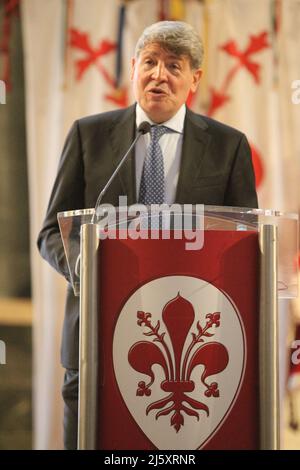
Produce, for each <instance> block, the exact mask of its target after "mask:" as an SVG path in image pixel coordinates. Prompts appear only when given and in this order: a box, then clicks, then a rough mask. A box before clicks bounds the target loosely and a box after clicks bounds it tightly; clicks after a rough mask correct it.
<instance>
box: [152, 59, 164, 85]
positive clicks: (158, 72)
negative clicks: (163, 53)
mask: <svg viewBox="0 0 300 470" xmlns="http://www.w3.org/2000/svg"><path fill="white" fill-rule="evenodd" d="M152 77H153V78H154V79H155V80H157V81H163V80H166V79H167V69H166V67H165V64H164V63H163V62H158V63H157V64H156V66H155V67H154V69H153V71H152Z"/></svg>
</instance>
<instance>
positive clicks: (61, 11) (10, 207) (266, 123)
mask: <svg viewBox="0 0 300 470" xmlns="http://www.w3.org/2000/svg"><path fill="white" fill-rule="evenodd" d="M162 19H181V20H184V21H187V22H189V23H191V24H192V25H193V26H194V27H195V28H196V29H197V30H198V31H199V33H200V35H201V36H202V38H203V41H204V46H205V51H206V52H205V61H204V67H203V68H204V75H203V79H202V82H201V86H200V89H199V92H198V93H197V94H196V95H194V96H190V97H189V103H188V104H189V106H190V107H191V108H192V109H194V110H195V111H196V112H200V113H203V114H207V115H209V116H211V117H213V118H215V119H218V120H221V121H223V122H226V123H227V124H229V125H232V126H234V127H237V128H239V129H240V130H242V131H243V132H245V133H246V135H247V137H248V139H249V141H250V144H251V148H252V156H253V162H254V166H255V172H256V183H257V190H258V193H259V203H260V207H262V208H269V207H274V208H277V209H280V210H287V211H296V212H298V209H299V161H300V139H299V138H298V133H299V128H300V104H299V105H297V104H293V102H292V93H293V89H292V83H293V82H294V81H295V80H297V79H300V54H299V52H298V51H299V46H300V0H202V1H201V0H128V1H125V0H124V1H120V0H110V1H109V2H103V1H102V0H43V1H41V0H1V1H0V79H1V80H4V82H5V84H6V90H7V93H6V104H0V170H1V171H0V196H1V197H0V220H1V231H0V242H1V243H0V261H1V263H0V295H1V300H0V339H2V340H5V338H7V339H6V343H7V364H6V365H0V377H1V380H0V418H1V417H2V418H3V417H4V419H0V448H6V447H7V448H8V447H10V448H14V447H13V446H15V448H21V447H27V448H28V447H30V446H31V442H32V445H33V447H34V448H39V449H59V448H61V447H62V426H61V422H62V401H61V398H60V388H61V384H62V376H63V370H62V368H61V367H60V358H59V350H60V337H61V324H62V319H63V308H64V294H65V288H66V286H65V283H64V281H63V280H62V279H61V278H60V277H59V276H58V275H57V274H56V273H54V272H53V271H52V270H51V269H50V267H48V266H47V265H46V263H44V262H43V261H42V260H41V259H40V257H39V255H38V253H37V250H36V246H35V240H36V238H37V234H38V231H39V229H40V227H41V223H42V220H43V217H44V214H45V210H46V206H47V202H48V198H49V193H50V190H51V187H52V184H53V180H54V177H55V173H56V169H57V164H58V160H59V156H60V152H61V148H62V145H63V141H64V138H65V136H66V133H67V131H68V129H69V128H70V126H71V124H72V122H73V121H74V120H75V119H77V118H79V117H82V116H84V115H88V114H93V113H97V112H103V111H107V110H110V109H115V108H117V107H125V106H127V105H128V104H130V103H132V101H133V97H132V92H131V87H130V80H129V71H130V67H129V65H130V57H131V56H132V55H133V51H134V44H135V42H136V40H137V38H138V37H139V35H140V33H141V32H142V30H143V29H144V28H145V27H146V26H147V25H148V24H151V23H153V22H155V21H158V20H162ZM29 233H30V242H29ZM290 243H291V241H290V240H289V238H288V237H287V238H286V245H289V244H290ZM29 259H30V262H29ZM290 307H291V305H290V302H287V301H282V302H281V306H280V325H281V328H280V331H281V338H280V344H281V349H280V352H281V357H282V360H281V364H282V380H281V390H282V396H284V395H286V393H287V390H288V395H287V396H288V400H286V403H287V405H288V406H290V407H292V408H291V409H292V411H293V416H294V418H295V417H296V418H295V419H294V420H293V427H294V428H296V427H297V410H298V408H299V404H297V398H295V397H296V395H295V393H294V388H291V387H290V388H289V389H288V388H287V387H286V383H287V378H288V377H289V373H288V371H289V362H288V361H286V357H287V354H286V352H287V349H288V345H289V342H290V341H291V339H292V338H293V330H294V324H295V323H296V322H294V321H291V316H290V313H289V312H290ZM296 309H297V307H296ZM32 312H33V314H32V315H31V313H32ZM31 318H32V321H31ZM293 318H296V317H295V316H294V317H293ZM31 333H32V341H31ZM32 349H33V355H32V354H31V350H32ZM12 350H14V351H12ZM31 356H32V361H33V375H32V382H31ZM20 357H22V358H23V361H22V360H20ZM19 378H20V380H19ZM31 383H32V384H33V385H32V387H31ZM293 383H294V382H293ZM295 389H296V387H295ZM12 390H15V392H14V393H15V395H13V394H12ZM31 391H32V394H31ZM19 392H20V393H19ZM13 396H15V398H14V399H13V398H12V397H13ZM8 397H10V399H9V400H8ZM31 397H32V402H33V429H34V432H33V434H32V433H31V420H30V415H31ZM45 404H47V405H46V406H45ZM11 410H16V413H20V414H19V415H18V416H19V418H18V419H19V421H16V418H12V417H11V414H12V413H11ZM289 411H290V410H289ZM7 416H8V418H7ZM13 416H16V415H13ZM289 417H290V412H288V414H287V418H288V419H289ZM14 420H15V422H17V423H19V425H18V426H15V427H14V425H13V424H10V423H13V421H14ZM20 423H23V424H22V426H23V428H24V436H23V440H22V439H21V441H16V440H15V439H14V438H11V439H10V437H9V436H11V434H10V433H13V432H17V431H16V429H19V430H20V429H21V428H20V426H21V425H20ZM295 423H296V424H295ZM290 432H291V435H290V436H289V437H291V439H292V440H290V441H289V442H293V444H284V445H286V446H288V445H292V446H295V445H298V447H299V448H300V441H297V442H298V443H296V444H295V443H294V441H293V438H294V437H295V436H296V433H295V431H290ZM25 434H26V436H25ZM5 436H7V440H6V441H5ZM298 439H299V438H298ZM31 440H32V441H31Z"/></svg>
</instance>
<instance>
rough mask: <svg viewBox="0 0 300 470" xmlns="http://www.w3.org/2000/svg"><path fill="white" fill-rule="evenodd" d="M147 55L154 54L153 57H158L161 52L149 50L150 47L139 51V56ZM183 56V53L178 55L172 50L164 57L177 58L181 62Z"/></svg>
mask: <svg viewBox="0 0 300 470" xmlns="http://www.w3.org/2000/svg"><path fill="white" fill-rule="evenodd" d="M147 55H151V56H154V57H160V56H161V55H162V54H161V52H157V51H155V50H151V49H150V50H145V49H144V50H143V51H142V52H141V56H143V57H145V56H147ZM184 57H185V56H184V55H180V56H178V55H176V54H173V53H172V52H170V53H167V54H166V58H167V59H170V60H179V61H181V62H182V61H183V60H184Z"/></svg>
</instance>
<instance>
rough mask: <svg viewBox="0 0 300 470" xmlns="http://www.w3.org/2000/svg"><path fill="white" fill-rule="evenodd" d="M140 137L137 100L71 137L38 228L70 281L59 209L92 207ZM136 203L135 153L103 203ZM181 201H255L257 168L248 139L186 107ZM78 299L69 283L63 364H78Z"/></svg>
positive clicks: (48, 253)
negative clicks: (122, 198)
mask: <svg viewBox="0 0 300 470" xmlns="http://www.w3.org/2000/svg"><path fill="white" fill-rule="evenodd" d="M134 136H135V106H131V107H130V108H127V109H125V110H117V111H112V112H108V113H103V114H98V115H94V116H89V117H86V118H83V119H80V120H78V121H76V122H75V123H74V125H73V126H72V128H71V130H70V132H69V135H68V137H67V139H66V142H65V145H64V149H63V152H62V157H61V160H60V165H59V169H58V174H57V177H56V180H55V183H54V187H53V191H52V194H51V198H50V203H49V206H48V210H47V215H46V218H45V221H44V224H43V228H42V230H41V232H40V234H39V238H38V246H39V249H40V252H41V254H42V256H43V257H44V258H45V259H46V260H47V261H48V262H49V263H50V264H51V265H52V266H53V267H54V268H55V269H56V270H57V271H58V272H60V273H61V274H63V275H64V276H65V278H66V279H67V280H68V281H69V273H68V267H67V263H66V259H65V256H64V251H63V246H62V242H61V238H60V234H59V228H58V224H57V212H60V211H67V210H72V209H83V208H91V207H94V206H95V203H96V200H97V197H98V193H99V191H100V189H102V188H103V187H104V185H105V183H106V182H107V181H108V179H109V177H110V175H111V174H112V172H113V170H114V169H115V167H116V165H117V164H118V162H119V160H120V159H121V157H122V156H123V154H124V153H125V151H126V150H127V149H128V147H129V146H130V144H131V142H132V140H133V138H134ZM119 195H127V197H128V204H129V205H130V204H133V203H135V202H137V197H136V185H135V167H134V154H133V155H131V157H130V158H129V159H128V160H127V161H126V163H125V164H124V166H123V168H122V169H121V171H120V173H119V175H118V177H117V178H116V179H115V180H114V181H113V183H112V185H111V187H110V188H109V189H108V191H107V193H106V195H105V197H104V198H103V200H102V202H103V203H104V202H107V203H111V204H113V205H115V206H117V205H118V197H119ZM175 202H176V203H181V204H206V205H223V206H238V207H257V196H256V192H255V181H254V173H253V168H252V162H251V154H250V149H249V145H248V142H247V139H246V137H245V136H244V135H243V134H242V133H241V132H239V131H237V130H235V129H233V128H231V127H228V126H226V125H224V124H221V123H219V122H217V121H214V120H212V119H210V118H207V117H204V116H199V115H197V114H195V113H193V112H192V111H190V110H188V109H187V113H186V119H185V126H184V138H183V146H182V157H181V166H180V174H179V180H178V187H177V193H176V200H175ZM78 319H79V303H78V298H76V297H74V295H73V291H72V288H71V286H70V285H69V286H68V294H67V303H66V311H65V321H64V329H63V341H62V356H61V358H62V364H63V365H64V366H65V367H66V368H71V369H75V368H78V323H79V320H78Z"/></svg>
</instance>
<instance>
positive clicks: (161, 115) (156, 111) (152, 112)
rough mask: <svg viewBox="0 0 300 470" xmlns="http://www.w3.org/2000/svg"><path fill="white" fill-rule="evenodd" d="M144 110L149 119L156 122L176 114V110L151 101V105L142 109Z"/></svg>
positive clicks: (158, 122) (166, 119) (163, 120)
mask: <svg viewBox="0 0 300 470" xmlns="http://www.w3.org/2000/svg"><path fill="white" fill-rule="evenodd" d="M144 111H145V113H146V114H147V116H149V118H150V119H151V121H153V122H156V123H157V124H160V123H162V122H165V121H168V120H169V119H171V118H172V117H173V116H174V115H175V114H176V111H174V110H172V109H168V108H167V107H166V106H163V105H162V103H158V102H156V103H152V104H151V106H149V107H147V109H144Z"/></svg>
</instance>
